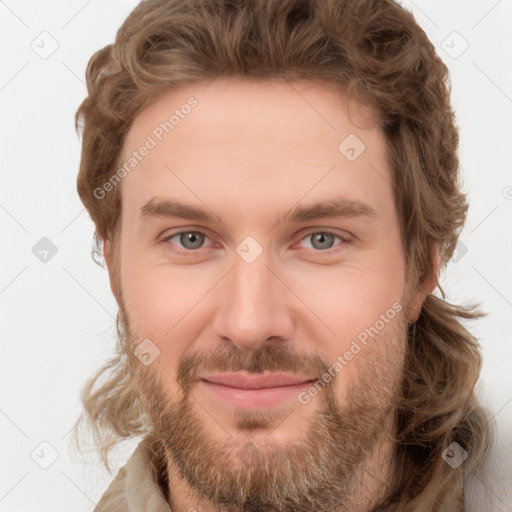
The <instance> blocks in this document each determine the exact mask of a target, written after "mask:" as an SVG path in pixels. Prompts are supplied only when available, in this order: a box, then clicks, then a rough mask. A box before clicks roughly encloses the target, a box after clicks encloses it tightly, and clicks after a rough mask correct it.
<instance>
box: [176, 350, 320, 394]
mask: <svg viewBox="0 0 512 512" xmlns="http://www.w3.org/2000/svg"><path fill="white" fill-rule="evenodd" d="M328 369H329V365H328V364H327V362H326V361H325V360H324V359H323V358H322V357H321V356H320V355H319V354H318V353H317V352H314V353H312V354H306V353H301V352H298V351H297V350H295V349H293V348H290V346H285V345H276V344H272V345H270V344H269V345H261V346H260V347H258V348H257V349H255V350H252V351H246V350H240V349H239V348H238V347H236V346H235V345H229V346H226V347H224V346H219V347H215V348H214V349H213V350H212V351H211V352H209V353H207V354H205V353H200V352H196V353H192V354H187V355H185V356H183V357H182V358H181V360H180V363H179V364H178V373H177V376H176V380H177V381H178V383H179V384H180V386H181V387H182V389H183V390H184V391H187V390H188V389H190V387H191V386H192V385H193V383H194V381H195V380H196V379H197V375H198V374H199V373H200V372H238V371H246V372H249V373H256V374H258V373H259V374H261V373H264V372H265V371H270V372H286V373H290V374H293V375H299V376H301V375H314V376H315V377H316V378H321V376H322V375H323V374H324V373H325V372H327V370H328Z"/></svg>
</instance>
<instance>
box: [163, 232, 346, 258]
mask: <svg viewBox="0 0 512 512" xmlns="http://www.w3.org/2000/svg"><path fill="white" fill-rule="evenodd" d="M183 233H198V234H200V235H204V236H205V237H206V238H210V237H209V236H208V235H207V234H206V233H204V232H203V231H199V230H195V229H186V230H181V231H176V232H174V233H171V234H169V235H166V236H165V237H164V238H163V240H162V243H164V244H170V239H171V238H174V237H175V236H177V235H181V234H183ZM317 233H321V234H322V235H332V236H333V237H334V238H338V239H339V240H341V242H342V243H340V244H338V246H340V245H346V244H348V243H350V240H348V239H347V238H344V237H342V236H341V235H339V234H337V233H335V232H333V231H328V230H326V231H325V230H315V231H310V232H309V233H306V234H305V235H304V236H303V237H302V238H301V239H300V240H299V242H301V241H302V240H304V239H305V238H307V237H309V236H311V235H314V234H317ZM171 245H174V244H171ZM201 249H204V247H201V248H199V249H174V251H175V252H176V253H177V254H180V255H183V256H187V255H190V254H192V253H194V252H196V253H197V252H200V251H201ZM313 250H314V252H318V253H320V254H329V255H330V254H333V253H335V252H337V250H338V249H336V246H335V247H333V248H331V249H324V250H320V249H318V250H315V249H314V248H313Z"/></svg>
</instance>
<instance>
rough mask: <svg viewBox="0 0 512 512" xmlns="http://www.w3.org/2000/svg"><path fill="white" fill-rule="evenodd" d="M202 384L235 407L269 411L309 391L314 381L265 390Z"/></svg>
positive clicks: (209, 383) (207, 382)
mask: <svg viewBox="0 0 512 512" xmlns="http://www.w3.org/2000/svg"><path fill="white" fill-rule="evenodd" d="M200 382H202V384H203V385H204V386H205V387H206V388H207V389H208V390H209V391H210V393H212V394H213V395H214V396H215V397H216V398H219V399H221V400H223V401H224V402H227V403H228V404H231V405H234V406H235V407H238V408H239V409H267V408H269V407H274V406H276V405H279V404H282V403H283V402H286V401H287V400H289V399H290V398H291V397H297V395H298V394H299V393H300V392H301V391H303V390H305V389H307V388H308V387H309V386H311V384H313V382H314V381H307V382H301V383H299V384H293V385H289V386H278V387H274V388H264V389H241V388H232V387H230V386H224V385H223V384H216V383H214V382H209V381H207V380H201V381H200Z"/></svg>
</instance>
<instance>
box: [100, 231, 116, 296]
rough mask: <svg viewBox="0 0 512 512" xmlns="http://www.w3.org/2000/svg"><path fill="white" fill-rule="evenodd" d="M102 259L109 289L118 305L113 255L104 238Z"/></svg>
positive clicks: (108, 243)
mask: <svg viewBox="0 0 512 512" xmlns="http://www.w3.org/2000/svg"><path fill="white" fill-rule="evenodd" d="M103 257H104V258H105V263H106V264H107V270H108V277H109V281H110V289H111V290H112V293H113V294H114V297H115V298H116V301H117V302H118V303H119V298H118V292H117V285H116V278H115V275H114V272H115V270H114V262H113V254H112V243H111V241H110V240H109V239H108V238H106V239H105V240H103Z"/></svg>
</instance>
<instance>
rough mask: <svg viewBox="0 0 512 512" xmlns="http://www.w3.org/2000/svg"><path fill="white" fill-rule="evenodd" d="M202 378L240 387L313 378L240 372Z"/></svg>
mask: <svg viewBox="0 0 512 512" xmlns="http://www.w3.org/2000/svg"><path fill="white" fill-rule="evenodd" d="M202 379H203V380H206V381H208V382H213V383H215V384H223V385H224V386H229V387H232V388H240V389H264V388H274V387H278V386H291V385H294V384H302V383H303V382H309V381H311V380H314V379H313V378H308V377H306V378H304V377H297V376H294V375H288V374H285V373H272V374H266V375H265V374H263V375H249V374H243V373H240V372H237V373H217V374H211V375H205V376H204V377H202Z"/></svg>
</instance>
